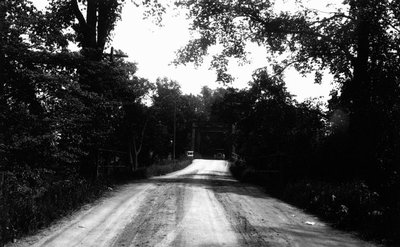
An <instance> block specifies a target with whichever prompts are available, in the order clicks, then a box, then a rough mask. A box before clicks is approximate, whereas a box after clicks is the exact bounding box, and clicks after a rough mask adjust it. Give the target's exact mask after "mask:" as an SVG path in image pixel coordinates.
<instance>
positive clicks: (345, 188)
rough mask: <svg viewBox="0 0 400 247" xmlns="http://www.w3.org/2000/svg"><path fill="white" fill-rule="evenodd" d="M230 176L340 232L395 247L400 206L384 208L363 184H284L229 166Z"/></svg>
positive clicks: (240, 165)
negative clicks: (302, 210) (258, 188)
mask: <svg viewBox="0 0 400 247" xmlns="http://www.w3.org/2000/svg"><path fill="white" fill-rule="evenodd" d="M230 170H231V173H232V175H233V176H234V177H235V178H237V179H238V180H240V181H242V182H247V183H253V184H258V185H261V186H263V187H264V188H265V189H266V190H267V192H268V193H270V194H271V195H274V196H276V197H278V198H279V199H281V200H283V201H285V202H288V203H290V204H292V205H295V206H297V207H300V208H302V209H305V210H306V211H308V212H310V213H313V214H315V215H317V216H319V217H321V218H323V219H324V220H326V221H328V222H330V223H331V224H332V225H333V226H335V227H337V228H339V229H345V230H351V231H355V232H358V233H359V234H360V236H362V237H363V238H366V239H370V240H374V241H378V242H381V243H384V244H388V245H393V246H398V244H399V243H400V237H399V235H398V233H399V232H400V223H399V222H400V221H399V220H400V207H399V206H400V205H385V204H384V203H383V202H382V199H381V195H380V194H379V193H377V192H376V191H374V190H372V189H371V188H370V187H368V186H367V185H366V183H365V182H364V181H361V180H353V181H342V182H332V181H324V180H315V179H303V180H298V181H291V182H288V181H286V182H284V183H282V181H281V180H279V181H278V180H276V177H275V180H274V179H271V177H268V176H262V173H261V175H260V173H258V172H257V171H256V170H255V169H252V168H249V167H246V166H245V165H244V164H243V163H241V162H237V163H232V164H231V166H230ZM271 181H272V182H271Z"/></svg>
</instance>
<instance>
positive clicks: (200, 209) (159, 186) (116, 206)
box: [8, 160, 373, 247]
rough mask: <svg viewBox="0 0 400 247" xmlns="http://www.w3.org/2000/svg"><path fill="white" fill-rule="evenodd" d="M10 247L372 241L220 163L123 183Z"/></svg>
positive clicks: (202, 162) (205, 162)
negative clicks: (236, 174)
mask: <svg viewBox="0 0 400 247" xmlns="http://www.w3.org/2000/svg"><path fill="white" fill-rule="evenodd" d="M8 246H13V247H14V246H57V247H59V246H68V247H72V246H96V247H97V246H140V247H142V246H159V247H163V246H185V247H186V246H230V247H231V246H252V247H253V246H304V247H312V246H348V247H352V246H373V245H372V244H369V243H366V242H363V241H361V240H359V239H357V238H356V237H354V236H352V235H350V234H346V233H343V232H340V231H337V230H334V229H332V228H331V227H329V226H328V225H327V224H325V223H323V222H322V221H320V220H319V219H317V218H316V217H314V216H311V215H308V214H306V213H304V212H303V211H301V210H299V209H297V208H295V207H293V206H290V205H288V204H286V203H284V202H281V201H279V200H277V199H274V198H272V197H270V196H268V195H267V194H265V193H264V192H263V191H262V190H261V189H259V188H257V187H254V186H250V185H243V184H241V183H239V182H237V181H236V180H234V179H233V178H232V177H231V175H230V174H229V171H228V163H227V162H225V161H222V160H194V162H193V164H191V165H190V166H188V167H187V168H185V169H183V170H181V171H178V172H175V173H172V174H169V175H166V176H162V177H155V178H152V179H148V180H142V181H139V182H135V183H130V184H127V185H124V186H120V187H118V188H117V189H115V190H114V191H110V192H109V193H108V194H107V195H106V196H104V198H102V199H101V200H99V201H97V202H96V203H95V204H92V205H86V206H85V207H83V208H82V209H81V210H79V211H77V212H76V213H74V214H72V215H70V216H69V217H66V218H64V219H62V220H60V221H58V222H56V223H55V224H53V225H52V226H51V227H49V228H48V229H45V230H43V231H41V232H39V233H37V234H36V235H34V236H29V237H26V238H24V239H21V240H18V241H17V242H16V243H13V244H9V245H8Z"/></svg>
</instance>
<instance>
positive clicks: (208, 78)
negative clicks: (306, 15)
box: [32, 0, 341, 101]
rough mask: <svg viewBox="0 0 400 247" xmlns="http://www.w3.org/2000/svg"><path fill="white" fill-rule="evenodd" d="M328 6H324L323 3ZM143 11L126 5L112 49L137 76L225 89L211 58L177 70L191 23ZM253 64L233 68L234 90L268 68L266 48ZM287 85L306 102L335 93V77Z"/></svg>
mask: <svg viewBox="0 0 400 247" xmlns="http://www.w3.org/2000/svg"><path fill="white" fill-rule="evenodd" d="M32 1H33V3H35V5H37V7H38V8H43V7H44V6H46V4H47V2H48V0H32ZM282 1H283V2H284V4H277V7H278V8H282V9H291V8H293V5H292V3H293V2H294V1H285V0H282ZM305 2H307V5H309V6H312V7H313V8H317V9H319V10H324V11H327V10H329V9H332V7H326V6H327V4H328V3H332V2H333V3H336V4H340V2H341V0H329V1H319V0H309V1H305ZM321 2H324V3H321ZM143 11H144V10H143V9H142V8H141V7H136V6H135V5H134V4H133V3H131V1H126V4H125V6H124V8H123V12H122V20H121V21H120V22H119V23H118V24H117V26H116V28H115V31H114V33H113V36H114V37H113V41H112V44H111V45H112V46H114V48H115V49H120V50H122V51H123V52H125V53H126V54H128V56H129V57H128V58H127V60H129V61H132V62H136V63H137V64H138V68H139V70H138V72H137V75H138V76H141V77H144V78H147V79H149V80H150V81H155V80H156V79H157V78H158V77H168V78H170V79H172V80H176V81H178V82H179V84H180V85H181V89H182V91H183V93H186V94H189V93H192V94H199V93H200V89H201V87H202V86H204V85H207V86H209V87H210V88H216V87H218V86H221V85H220V84H218V83H217V82H215V80H216V74H215V72H214V71H212V70H209V63H208V61H210V58H208V59H207V58H206V59H205V63H204V64H203V65H202V66H201V67H198V68H195V67H194V65H191V64H188V65H186V66H184V65H180V66H178V67H175V66H174V65H172V64H171V61H172V60H173V59H174V58H175V52H176V51H177V50H178V49H179V48H180V47H182V46H184V45H185V44H186V43H187V42H188V40H189V39H190V32H189V21H188V20H186V19H185V18H186V16H185V14H184V13H182V12H177V11H171V12H168V14H167V15H166V16H165V17H164V20H163V27H158V26H156V25H155V24H153V23H152V21H151V20H146V19H143ZM248 50H249V51H250V53H251V55H250V56H249V61H251V63H250V64H246V65H244V66H239V65H238V64H236V63H232V64H231V65H230V71H229V72H230V73H231V74H232V75H233V76H234V77H235V78H236V79H235V82H234V83H233V85H232V86H234V87H237V88H243V87H246V86H247V84H248V82H249V81H250V80H251V75H252V72H253V71H254V70H255V69H257V68H260V67H264V66H266V65H267V62H266V59H265V56H266V53H265V51H264V50H263V48H260V47H257V46H255V45H251V46H250V47H249V49H248ZM285 81H286V84H287V88H288V90H289V92H290V93H292V94H294V95H296V96H297V97H296V98H297V100H299V101H303V100H304V99H306V98H309V97H323V100H324V101H326V100H328V98H329V92H330V91H331V89H332V87H333V86H332V85H331V81H332V77H331V76H330V75H327V76H325V77H324V80H323V83H322V84H321V85H317V84H314V83H313V76H310V77H306V78H305V77H302V76H301V75H299V74H298V73H297V72H296V71H295V70H294V69H289V70H287V71H286V73H285Z"/></svg>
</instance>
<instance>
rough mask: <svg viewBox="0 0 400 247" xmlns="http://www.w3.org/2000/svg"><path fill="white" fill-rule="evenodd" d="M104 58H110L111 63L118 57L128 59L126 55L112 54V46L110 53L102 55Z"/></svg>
mask: <svg viewBox="0 0 400 247" xmlns="http://www.w3.org/2000/svg"><path fill="white" fill-rule="evenodd" d="M104 56H108V57H110V61H111V63H113V62H114V57H118V58H119V57H128V56H127V55H124V54H114V47H112V46H111V50H110V53H104Z"/></svg>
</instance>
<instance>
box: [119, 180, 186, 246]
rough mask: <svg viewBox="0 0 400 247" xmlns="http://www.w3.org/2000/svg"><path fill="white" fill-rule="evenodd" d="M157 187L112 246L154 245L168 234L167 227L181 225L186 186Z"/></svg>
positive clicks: (168, 185) (165, 185)
mask: <svg viewBox="0 0 400 247" xmlns="http://www.w3.org/2000/svg"><path fill="white" fill-rule="evenodd" d="M157 188H158V189H157V190H156V191H154V192H153V193H150V194H149V196H148V197H147V198H146V199H145V200H144V201H143V203H142V204H141V206H140V207H139V209H138V210H137V213H136V214H135V216H134V217H133V218H132V219H131V223H129V224H128V225H127V226H126V227H125V228H124V230H123V231H122V233H121V234H119V235H118V237H117V238H116V240H115V241H114V243H113V245H112V246H154V245H155V244H156V243H157V242H159V241H161V239H162V238H164V237H165V235H166V233H165V230H166V229H170V228H172V227H173V226H174V225H176V224H179V221H180V220H181V219H182V218H183V213H184V210H183V203H182V200H183V198H184V188H182V186H178V185H175V184H163V185H159V186H157ZM177 209H180V210H177ZM160 230H162V231H160Z"/></svg>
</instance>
